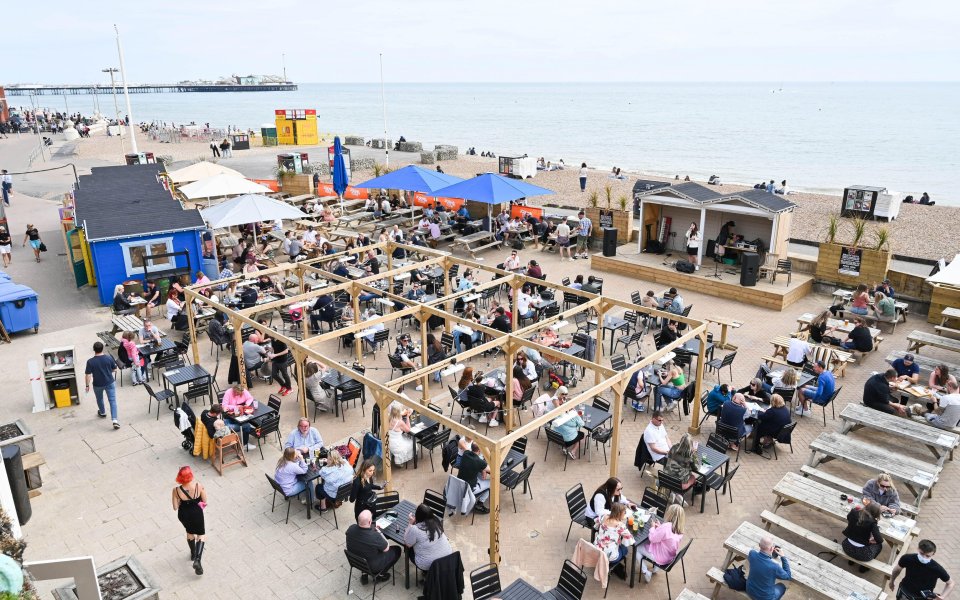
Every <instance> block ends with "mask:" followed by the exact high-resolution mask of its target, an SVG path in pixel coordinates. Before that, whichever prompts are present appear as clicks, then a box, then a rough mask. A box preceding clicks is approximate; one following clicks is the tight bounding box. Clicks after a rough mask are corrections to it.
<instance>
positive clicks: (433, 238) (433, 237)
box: [430, 219, 440, 248]
mask: <svg viewBox="0 0 960 600" xmlns="http://www.w3.org/2000/svg"><path fill="white" fill-rule="evenodd" d="M439 242H440V223H438V222H437V220H436V219H434V220H433V221H430V247H431V248H436V247H437V244H438V243H439Z"/></svg>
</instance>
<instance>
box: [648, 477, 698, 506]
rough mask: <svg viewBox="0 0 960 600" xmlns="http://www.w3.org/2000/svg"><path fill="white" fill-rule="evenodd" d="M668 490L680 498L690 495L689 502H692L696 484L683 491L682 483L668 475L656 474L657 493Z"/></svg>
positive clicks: (695, 492)
mask: <svg viewBox="0 0 960 600" xmlns="http://www.w3.org/2000/svg"><path fill="white" fill-rule="evenodd" d="M660 490H668V491H671V492H673V493H674V494H676V495H678V496H680V497H681V498H682V497H684V496H686V495H687V493H688V492H689V493H690V501H691V502H692V501H693V497H694V496H695V495H696V494H697V486H696V484H694V485H691V486H690V487H688V488H687V489H683V484H682V482H681V481H680V480H679V479H677V478H676V477H674V476H672V475H668V474H666V473H664V472H663V471H660V472H659V473H657V491H660Z"/></svg>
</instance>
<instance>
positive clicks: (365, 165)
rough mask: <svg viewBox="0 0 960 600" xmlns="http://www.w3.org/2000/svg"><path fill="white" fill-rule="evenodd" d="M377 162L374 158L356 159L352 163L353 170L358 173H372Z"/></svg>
mask: <svg viewBox="0 0 960 600" xmlns="http://www.w3.org/2000/svg"><path fill="white" fill-rule="evenodd" d="M375 162H376V159H375V158H373V157H372V156H367V157H364V158H354V159H353V161H352V162H351V166H352V170H353V171H354V172H356V171H370V170H373V164H374V163H375Z"/></svg>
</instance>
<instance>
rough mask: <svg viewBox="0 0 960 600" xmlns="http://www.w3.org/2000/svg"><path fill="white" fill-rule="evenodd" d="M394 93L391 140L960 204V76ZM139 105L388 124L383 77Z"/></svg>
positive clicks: (341, 126)
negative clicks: (286, 111)
mask: <svg viewBox="0 0 960 600" xmlns="http://www.w3.org/2000/svg"><path fill="white" fill-rule="evenodd" d="M386 94H387V119H388V126H389V128H388V131H389V134H390V137H391V138H393V139H396V137H398V136H399V135H401V134H402V135H404V136H406V138H407V139H408V140H417V141H421V142H423V143H424V146H429V147H432V146H433V144H436V143H450V144H456V145H458V146H459V147H460V149H461V151H462V150H464V149H466V148H467V147H469V146H474V147H476V148H477V152H480V151H482V150H492V151H494V152H495V153H497V154H508V155H510V154H524V153H526V154H530V155H533V156H545V157H547V158H548V159H553V160H557V159H559V158H563V159H564V160H565V162H566V163H567V164H568V165H570V164H574V163H580V162H581V161H586V162H587V164H589V165H591V166H601V167H607V168H609V167H611V166H613V165H616V166H619V167H621V168H623V169H628V170H631V171H632V170H640V171H643V172H647V173H656V174H662V175H673V174H676V173H679V174H680V175H681V177H682V176H683V175H684V174H689V175H691V176H692V177H695V178H701V179H705V178H706V177H708V176H709V175H711V174H714V173H715V174H717V175H720V177H721V178H722V179H723V180H724V181H730V182H741V183H743V182H746V183H755V182H757V181H760V180H769V179H771V178H773V179H775V180H776V181H777V182H779V181H780V180H781V179H787V180H788V181H789V183H790V185H791V187H793V188H794V189H804V190H814V191H838V190H840V189H842V188H843V187H844V186H846V185H851V184H867V185H879V186H885V187H887V188H888V189H890V190H894V191H898V192H903V193H913V194H916V195H919V193H920V192H923V191H927V192H929V193H930V195H931V196H932V197H933V199H934V200H937V201H939V202H941V203H954V204H960V196H958V195H956V193H955V191H954V189H955V181H956V176H957V174H958V173H960V117H958V113H957V111H956V107H957V106H960V83H925V84H915V83H910V84H907V83H904V84H887V83H864V84H861V83H837V84H831V83H816V84H811V83H785V84H769V83H753V84H751V83H735V84H723V83H688V84H675V83H617V84H539V83H538V84H388V85H387V88H386ZM132 101H133V106H134V109H133V110H134V113H135V115H136V117H137V119H138V120H141V121H150V120H154V119H156V120H165V121H173V122H176V123H184V122H190V121H196V122H197V123H204V122H210V123H211V124H213V125H218V126H226V125H228V124H230V125H238V126H240V127H253V128H259V126H260V125H262V124H264V123H270V122H272V120H273V110H274V109H277V108H316V109H317V114H318V120H319V123H320V130H321V131H333V132H339V133H355V134H359V135H363V136H366V137H374V136H382V134H383V113H382V105H381V101H380V86H379V85H378V84H301V85H300V89H299V91H297V92H288V93H233V94H152V95H136V96H132ZM73 102H90V103H91V104H92V100H90V99H89V98H87V97H83V98H77V97H75V98H74V99H73ZM73 102H71V104H73ZM102 104H103V106H108V105H109V104H111V103H110V102H109V101H107V102H105V103H102ZM81 110H83V108H81ZM87 110H89V109H87ZM951 196H952V198H951Z"/></svg>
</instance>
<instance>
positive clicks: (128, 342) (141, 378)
mask: <svg viewBox="0 0 960 600" xmlns="http://www.w3.org/2000/svg"><path fill="white" fill-rule="evenodd" d="M121 337H122V338H123V341H122V342H121V343H122V344H123V349H124V350H126V352H127V360H129V361H130V362H131V364H132V366H131V368H130V379H131V380H132V381H133V385H140V384H141V383H143V382H145V381H146V380H147V377H146V375H145V374H144V366H145V364H144V360H143V357H141V356H140V348H138V347H137V344H136V342H134V341H133V340H134V339H135V338H136V334H135V333H133V332H132V331H126V332H124V333H123V335H122V336H121Z"/></svg>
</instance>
